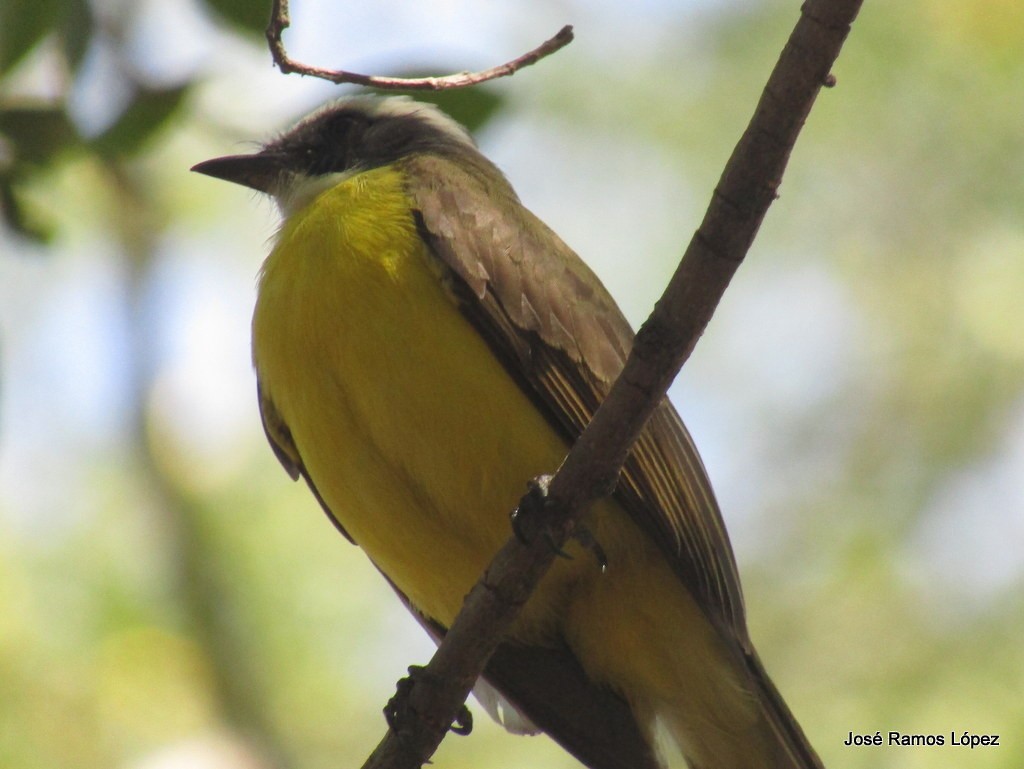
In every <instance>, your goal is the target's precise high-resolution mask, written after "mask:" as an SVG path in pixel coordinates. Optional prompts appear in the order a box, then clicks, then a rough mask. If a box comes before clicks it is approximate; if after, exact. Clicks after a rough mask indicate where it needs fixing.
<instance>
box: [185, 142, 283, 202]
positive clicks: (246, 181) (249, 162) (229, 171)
mask: <svg viewBox="0 0 1024 769" xmlns="http://www.w3.org/2000/svg"><path fill="white" fill-rule="evenodd" d="M191 170H193V171H196V172H198V173H201V174H206V175H207V176H212V177H214V178H215V179H223V180H224V181H226V182H234V183H235V184H241V185H242V186H244V187H249V188H251V189H254V190H257V191H258V192H265V193H267V194H268V195H272V194H274V192H275V191H276V190H277V189H278V187H280V184H281V182H282V177H284V176H285V175H286V174H287V169H286V168H285V164H284V162H283V158H282V157H281V156H280V155H278V154H276V153H273V152H258V153H256V154H255V155H228V156H226V157H222V158H213V160H204V161H203V162H202V163H196V164H195V165H194V166H192V169H191Z"/></svg>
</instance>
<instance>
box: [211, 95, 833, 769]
mask: <svg viewBox="0 0 1024 769" xmlns="http://www.w3.org/2000/svg"><path fill="white" fill-rule="evenodd" d="M192 170H194V171H197V172H199V173H202V174H205V175H207V176H211V177H215V178H218V179H221V180H225V181H229V182H233V183H237V184H240V185H243V186H245V187H248V188H250V189H252V190H256V191H258V192H260V193H265V194H267V195H269V196H271V197H272V198H273V199H274V200H275V201H276V203H277V206H278V208H279V210H280V213H281V225H280V229H279V230H278V232H277V234H276V236H275V238H274V241H273V245H272V248H271V250H270V253H269V255H268V256H267V257H266V259H265V261H264V262H263V264H262V267H261V269H260V273H259V279H258V292H257V300H256V305H255V309H254V313H253V321H252V354H253V365H254V368H255V371H256V378H257V396H258V400H259V407H260V413H261V417H262V422H263V426H264V429H265V432H266V435H267V438H268V440H269V442H270V445H271V447H272V449H273V451H274V453H275V454H276V456H277V458H278V460H280V462H281V464H282V465H283V466H284V468H285V470H287V472H288V474H289V475H290V476H291V477H292V479H294V480H298V479H300V478H301V479H304V480H305V482H306V483H307V485H308V486H309V488H310V489H311V491H312V493H313V495H314V496H315V497H316V499H317V500H318V501H319V503H320V505H321V507H322V508H323V510H324V511H325V512H326V513H327V515H328V517H329V518H330V520H331V521H332V522H333V524H334V525H335V526H336V528H337V529H338V530H339V531H340V532H341V533H342V534H343V535H344V536H345V537H346V538H347V539H349V540H350V541H351V542H353V543H354V544H356V545H357V546H358V547H359V548H361V549H362V550H363V552H364V553H365V554H366V555H367V556H368V557H369V559H370V561H371V562H372V563H373V565H374V566H375V567H376V568H377V569H378V570H379V571H380V572H381V573H382V574H383V576H384V577H385V578H386V580H387V581H388V582H389V583H390V585H391V586H392V587H393V588H394V591H395V592H396V593H397V594H398V596H399V598H400V599H401V600H402V602H403V603H404V604H405V605H406V607H407V608H408V609H409V610H410V611H411V612H412V613H413V615H414V616H415V617H416V618H417V619H418V620H419V622H420V623H421V624H422V625H423V626H424V627H425V628H426V629H427V631H428V632H429V633H430V634H431V636H432V637H433V638H434V639H435V640H439V639H440V638H442V637H443V636H444V634H445V632H446V630H447V628H448V627H449V626H450V625H451V623H452V622H453V621H454V619H455V616H456V614H457V613H458V611H459V609H460V607H461V604H462V600H463V597H464V596H465V595H466V594H467V593H468V591H469V590H470V588H471V587H472V586H473V584H475V582H476V581H477V579H478V578H479V577H480V575H481V573H482V572H483V570H484V568H485V566H486V565H487V563H488V562H489V560H490V559H491V557H492V556H493V555H494V554H495V553H496V552H497V551H498V549H499V548H500V547H501V546H502V544H503V543H504V542H505V540H506V539H507V538H508V536H509V533H510V531H509V520H508V512H509V511H510V510H512V509H513V508H514V507H515V506H516V503H517V501H518V499H519V498H520V496H521V492H522V490H523V488H524V484H525V483H526V482H527V480H528V479H530V478H533V477H535V476H539V475H542V474H544V473H546V472H550V471H552V470H553V469H554V468H557V466H558V465H559V464H560V462H561V460H562V459H563V458H564V456H565V454H566V453H567V451H568V449H569V448H570V447H571V445H572V443H573V442H574V440H575V439H576V438H577V437H578V436H579V435H580V433H581V432H582V430H583V429H584V427H585V426H586V424H587V422H588V421H589V419H590V418H591V416H592V415H593V414H594V411H595V410H596V409H597V407H598V406H599V405H600V403H601V401H602V400H603V398H604V397H605V395H606V394H607V392H608V390H609V388H610V386H611V384H612V382H613V381H614V379H615V377H616V376H617V375H618V373H619V372H620V370H621V369H622V367H623V365H624V361H625V359H626V357H627V355H628V354H629V351H630V349H631V347H632V343H633V338H634V332H633V330H632V328H631V327H630V325H629V323H628V321H627V320H626V319H625V317H624V315H623V314H622V312H621V311H620V309H619V308H618V306H617V305H616V303H615V301H614V299H613V298H612V297H611V295H610V294H609V292H608V290H607V289H606V288H605V287H604V286H603V285H602V283H601V281H600V280H599V279H598V278H597V277H596V275H595V274H594V273H593V272H592V271H591V269H590V268H589V267H588V266H587V265H586V264H585V263H584V262H583V261H582V260H581V259H580V257H579V256H577V255H576V253H575V252H574V251H573V250H572V249H571V248H570V247H569V246H568V245H566V244H565V243H564V242H563V241H562V240H561V239H560V238H559V237H558V235H556V234H555V233H554V232H553V231H552V230H551V229H550V228H549V227H548V226H547V225H546V224H544V223H543V222H542V221H541V220H540V219H539V218H538V217H536V216H535V215H534V214H533V213H531V212H530V210H528V209H527V208H526V206H524V205H523V203H522V202H521V201H520V199H519V197H518V196H517V194H516V192H515V191H514V190H513V188H512V186H511V184H510V183H509V181H508V180H507V179H506V177H505V176H504V174H503V173H502V172H501V170H499V168H498V167H497V166H496V165H495V164H494V163H492V162H491V161H490V160H489V159H487V158H486V157H485V156H484V154H483V153H482V152H481V151H480V150H479V148H478V146H477V144H476V142H475V141H474V139H473V138H472V136H471V134H470V133H469V131H467V129H465V128H464V127H463V126H462V125H461V124H459V123H458V122H457V121H455V120H454V119H452V118H451V117H449V116H448V115H446V114H445V113H444V112H443V111H441V110H440V109H439V108H437V107H436V106H433V105H431V104H427V103H422V102H418V101H415V100H412V99H410V98H408V97H402V96H391V97H381V96H367V95H364V96H354V97H347V98H341V99H337V100H333V101H331V102H329V103H327V104H325V105H323V106H322V107H320V108H319V109H317V110H315V111H314V112H312V113H311V114H310V115H308V116H306V117H305V118H303V119H301V120H300V121H298V122H297V123H296V124H294V125H293V126H292V127H291V128H289V129H287V130H286V131H284V132H283V133H281V134H279V135H278V136H276V137H275V138H273V139H271V140H270V141H268V142H266V143H265V144H263V145H261V147H260V149H259V150H258V151H255V152H251V153H247V154H241V155H229V156H225V157H219V158H214V159H212V160H207V161H205V162H202V163H199V164H197V165H195V166H194V167H193V169H192ZM580 526H581V528H580V531H581V532H585V533H586V537H583V536H580V537H579V538H577V539H575V540H572V541H571V542H570V544H569V545H567V548H566V555H567V556H568V557H567V558H558V559H556V563H555V565H554V566H553V567H552V569H551V570H550V571H549V573H548V574H547V575H546V576H545V577H544V578H543V580H542V581H541V583H540V585H539V586H538V588H537V590H536V591H535V593H534V594H533V595H532V596H531V598H530V599H529V601H527V603H526V604H525V606H524V607H523V609H522V612H521V614H520V615H519V617H518V619H517V620H516V622H515V623H514V625H513V626H512V628H511V629H510V630H509V632H508V633H507V635H506V636H505V637H504V638H503V640H502V642H501V643H500V645H499V647H498V649H497V651H496V652H495V653H494V655H493V656H492V658H491V659H490V661H489V662H488V664H487V667H486V668H485V670H484V673H483V676H482V678H481V680H480V681H479V682H478V684H477V687H476V688H475V690H474V692H475V694H476V695H477V697H478V699H479V700H480V701H481V703H482V704H483V705H484V707H485V708H486V709H487V711H488V712H489V713H490V715H491V716H493V717H494V718H495V719H496V720H498V721H499V722H500V723H502V724H503V725H504V726H505V727H506V728H507V729H509V730H510V731H513V732H518V733H535V732H544V733H547V734H548V735H549V736H550V737H552V738H553V739H554V740H555V741H556V742H557V743H559V744H560V745H562V747H563V748H565V749H566V750H567V751H568V752H569V753H571V754H572V755H573V756H575V757H576V759H578V760H579V761H580V762H581V763H582V764H584V765H585V766H587V767H590V769H627V768H628V769H661V767H664V766H666V765H668V763H671V762H677V761H679V760H680V757H681V759H682V760H683V761H684V762H685V764H686V765H687V766H689V767H690V769H811V768H813V767H821V766H822V765H821V762H820V759H819V758H818V756H817V754H816V753H815V751H814V749H813V748H812V747H811V745H810V743H809V742H808V740H807V738H806V736H805V735H804V733H803V731H802V730H801V728H800V726H799V724H798V723H797V721H796V719H795V718H794V716H793V715H792V713H791V712H790V710H789V708H788V707H787V705H786V704H785V702H784V700H783V699H782V697H781V695H780V694H779V692H778V690H777V689H776V687H775V685H774V684H773V683H772V681H771V679H770V678H769V676H768V674H767V672H766V671H765V669H764V666H763V665H762V663H761V660H760V658H759V656H758V654H757V651H756V650H755V647H754V645H753V643H752V641H751V639H750V634H749V631H748V628H747V622H746V614H745V607H744V599H743V594H742V590H741V586H740V578H739V574H738V570H737V566H736V561H735V557H734V554H733V550H732V546H731V544H730V541H729V538H728V534H727V533H726V529H725V525H724V522H723V518H722V514H721V512H720V509H719V505H718V502H717V501H716V498H715V494H714V492H713V490H712V487H711V482H710V480H709V478H708V474H707V472H706V470H705V468H704V465H703V462H702V460H701V459H700V455H699V454H698V452H697V449H696V447H695V445H694V442H693V440H692V438H691V436H690V434H689V432H688V431H687V429H686V427H685V426H684V425H683V422H682V420H681V419H680V417H679V415H678V414H677V412H676V410H675V408H674V407H673V405H672V404H671V403H670V402H669V401H668V399H663V400H662V401H661V402H660V404H659V405H658V407H657V408H656V409H655V411H654V414H653V416H652V417H651V419H650V421H649V423H648V424H647V426H646V427H645V429H644V430H643V432H642V433H641V435H640V437H639V439H638V440H637V442H636V444H635V446H634V447H633V449H632V451H631V453H630V455H629V458H628V459H627V461H626V463H625V465H624V467H623V470H622V474H621V478H620V480H619V483H618V485H617V487H616V489H615V490H614V492H613V494H612V495H611V496H610V497H608V498H606V499H603V500H600V501H598V502H597V503H596V504H595V505H593V507H592V508H591V509H590V510H589V511H588V512H587V513H586V514H585V515H584V516H583V517H582V519H581V522H580ZM587 540H589V543H590V546H589V547H588V545H587ZM595 552H597V553H599V555H600V557H592V556H593V555H594V553H595Z"/></svg>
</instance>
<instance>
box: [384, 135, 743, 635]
mask: <svg viewBox="0 0 1024 769" xmlns="http://www.w3.org/2000/svg"><path fill="white" fill-rule="evenodd" d="M403 162H404V164H405V171H406V175H407V178H408V180H409V194H410V196H411V198H412V201H413V205H414V208H415V211H416V216H417V224H418V226H419V228H420V233H421V236H422V237H423V238H424V240H425V241H426V242H427V243H428V245H429V246H430V248H431V250H432V252H433V254H434V256H435V257H436V258H437V259H438V261H439V264H440V269H441V270H442V274H443V276H444V277H445V279H446V280H447V281H448V286H449V289H450V291H451V293H452V295H453V297H454V298H455V300H456V301H457V302H458V304H459V307H460V309H461V311H462V312H463V314H464V315H465V316H466V317H467V318H468V319H469V320H470V322H472V323H473V324H474V326H475V327H476V329H477V330H478V331H479V333H480V334H481V335H482V336H483V337H484V338H485V339H486V340H487V341H488V343H489V345H490V346H491V348H492V350H494V352H495V354H496V355H497V356H498V358H499V359H500V360H501V361H502V363H503V365H504V366H505V368H506V369H507V370H508V371H509V372H510V374H511V375H512V376H513V377H514V378H515V379H516V380H517V381H518V382H519V384H520V386H521V387H522V388H523V390H524V391H525V392H526V393H527V394H528V395H529V396H530V398H531V399H532V400H533V402H534V403H535V404H536V405H537V406H538V408H540V409H541V410H542V412H543V413H544V414H545V416H546V417H547V418H548V421H549V422H550V423H551V424H552V425H553V426H554V427H555V428H556V429H557V430H559V431H560V432H561V433H562V435H563V436H564V437H565V438H566V439H567V440H568V441H570V442H572V441H574V440H575V439H576V438H577V437H578V436H579V434H580V433H581V432H582V430H583V429H584V427H585V426H586V425H587V423H588V422H589V421H590V418H591V417H592V416H593V414H594V412H595V410H596V409H597V407H598V405H599V404H600V403H601V401H602V399H603V398H604V397H605V395H606V394H607V392H608V390H609V388H610V386H611V383H612V382H613V381H614V379H615V377H616V376H617V375H618V373H619V371H621V369H622V367H623V365H624V363H625V360H626V357H627V355H628V353H629V350H630V349H631V347H632V343H633V331H632V329H631V328H630V326H629V323H628V322H627V321H626V319H625V317H624V316H623V315H622V313H621V311H620V310H619V308H618V307H617V306H616V304H615V302H614V300H613V299H612V298H611V296H610V295H609V294H608V292H607V291H606V290H605V289H604V287H603V286H602V285H601V283H600V281H599V280H598V279H597V277H596V276H594V274H593V273H592V272H591V271H590V269H589V268H588V267H587V266H586V265H585V264H584V263H583V262H582V260H580V258H579V257H578V256H577V255H576V254H575V253H574V252H573V251H572V250H571V249H570V248H569V247H568V246H567V245H565V243H563V242H562V241H561V240H560V239H559V237H558V236H557V235H556V234H555V233H554V232H552V231H551V230H550V229H549V228H548V227H547V226H546V225H544V224H543V222H541V221H540V220H539V219H537V218H536V217H534V216H533V214H531V213H530V212H529V211H528V210H526V209H525V208H524V207H523V206H522V205H521V204H520V203H519V201H518V199H517V198H516V196H515V192H514V191H513V190H512V189H511V187H510V186H508V184H507V183H504V184H500V185H496V183H495V172H496V169H493V167H491V168H483V167H482V166H481V167H479V168H477V167H475V166H474V163H476V164H478V165H479V164H483V163H488V162H489V161H486V160H485V159H483V158H479V159H474V160H472V161H471V162H467V161H466V158H460V159H459V163H458V164H456V163H454V162H452V161H451V160H449V159H447V158H444V157H442V156H437V155H420V156H414V157H410V158H407V159H406V160H404V161H403ZM502 198H504V199H502ZM615 495H616V497H617V499H618V500H619V502H620V503H621V504H622V506H623V507H624V508H625V509H626V510H627V511H628V512H629V514H630V515H631V516H632V517H633V518H634V520H635V521H636V522H637V524H638V525H640V526H641V527H642V528H643V529H645V530H646V531H647V532H648V534H649V535H650V536H652V537H653V538H654V540H655V541H656V542H657V543H658V544H659V546H660V548H661V549H662V551H663V553H664V554H665V556H666V558H667V559H668V560H669V562H670V563H671V565H672V566H673V569H674V570H675V572H676V574H677V575H678V576H679V578H680V579H681V581H682V582H683V584H684V585H685V586H686V587H687V589H688V590H689V591H690V592H691V594H692V595H693V597H694V599H695V600H696V601H697V603H698V604H699V605H700V606H701V607H702V609H703V611H704V612H705V613H706V615H707V616H708V617H709V619H711V620H712V621H713V622H714V623H715V624H716V625H717V626H718V627H719V628H720V629H722V630H723V631H725V632H727V633H729V634H730V635H732V636H733V637H734V638H735V639H736V640H738V641H740V643H741V646H742V647H743V648H744V649H747V648H749V639H748V636H747V630H746V622H745V619H744V609H743V595H742V592H741V589H740V581H739V575H738V573H737V569H736V563H735V559H734V557H733V553H732V548H731V546H730V544H729V539H728V537H727V535H726V532H725V526H724V524H723V522H722V516H721V513H720V511H719V508H718V503H717V501H716V500H715V496H714V492H713V491H712V489H711V483H710V481H709V480H708V476H707V472H706V471H705V469H704V465H703V463H702V462H701V459H700V456H699V454H698V453H697V449H696V447H695V446H694V444H693V440H692V439H691V438H690V435H689V433H688V432H687V430H686V428H685V426H684V425H683V423H682V421H681V420H680V418H679V416H678V414H677V413H676V411H675V409H674V408H673V406H672V405H671V404H670V403H669V402H668V400H664V401H662V403H661V404H659V406H658V408H657V410H656V411H655V413H654V415H653V416H652V418H651V420H650V422H649V423H648V425H647V427H646V428H645V429H644V431H643V433H642V434H641V436H640V438H639V439H638V441H637V443H636V446H635V447H634V449H633V451H632V453H631V454H630V457H629V459H628V460H627V461H626V464H625V467H624V469H623V474H622V478H621V480H620V483H619V487H618V489H617V490H616V492H615Z"/></svg>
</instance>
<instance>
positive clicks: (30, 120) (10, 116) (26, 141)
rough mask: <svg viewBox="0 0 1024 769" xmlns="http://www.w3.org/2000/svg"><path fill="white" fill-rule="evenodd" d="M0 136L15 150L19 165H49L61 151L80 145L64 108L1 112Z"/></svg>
mask: <svg viewBox="0 0 1024 769" xmlns="http://www.w3.org/2000/svg"><path fill="white" fill-rule="evenodd" d="M0 135H2V136H3V137H4V139H5V141H6V142H7V143H8V144H9V145H10V146H11V147H12V151H11V155H12V157H13V158H14V163H15V164H16V165H22V164H26V163H29V164H33V165H46V164H49V163H51V162H52V161H53V158H54V155H56V154H57V152H59V151H60V150H62V149H67V148H68V147H72V146H75V145H77V144H78V143H79V137H78V131H77V129H76V128H75V125H74V124H73V123H72V122H71V120H70V119H69V118H68V116H67V113H66V112H65V111H64V108H63V106H60V105H54V106H42V107H8V108H6V109H0Z"/></svg>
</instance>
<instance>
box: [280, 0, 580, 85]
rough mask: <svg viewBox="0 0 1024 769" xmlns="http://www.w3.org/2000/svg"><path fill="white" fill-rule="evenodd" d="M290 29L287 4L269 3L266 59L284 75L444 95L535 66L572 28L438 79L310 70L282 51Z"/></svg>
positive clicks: (285, 1) (569, 35) (570, 36)
mask: <svg viewBox="0 0 1024 769" xmlns="http://www.w3.org/2000/svg"><path fill="white" fill-rule="evenodd" d="M290 25H291V19H290V18H289V16H288V0H271V12H270V23H269V24H268V25H267V32H266V35H267V43H268V45H269V46H270V55H271V56H272V57H273V59H274V63H275V64H276V65H277V67H278V69H280V70H281V72H283V73H284V74H286V75H287V74H289V73H291V72H295V73H297V74H299V75H309V76H311V77H317V78H320V79H321V80H329V81H330V82H332V83H354V84H356V85H364V86H368V87H371V88H380V89H382V90H402V91H444V90H447V89H451V88H465V87H466V86H470V85H477V84H479V83H485V82H487V81H488V80H495V79H497V78H499V77H508V76H509V75H514V74H515V73H516V72H518V71H519V70H521V69H522V68H523V67H529V66H530V65H531V64H536V63H537V62H538V61H540V60H541V59H543V58H544V57H545V56H550V55H551V54H553V53H554V52H555V51H558V50H560V49H562V48H564V47H565V46H567V45H569V43H571V42H572V40H573V32H572V26H571V25H568V24H567V25H566V26H564V27H562V28H561V29H560V30H559V31H558V33H557V34H556V35H555V36H554V37H552V38H550V39H549V40H545V41H544V42H543V43H541V44H540V45H539V46H537V47H536V48H534V49H533V50H532V51H527V52H526V53H524V54H523V55H522V56H519V57H518V58H515V59H513V60H512V61H508V62H505V63H504V64H499V65H498V66H497V67H491V68H490V69H485V70H483V71H481V72H457V73H455V74H452V75H443V76H440V77H416V78H405V77H385V76H383V75H361V74H359V73H358V72H347V71H345V70H340V69H324V68H323V67H314V66H312V65H310V64H303V63H301V62H298V61H295V60H294V59H292V58H291V57H290V56H289V55H288V52H287V51H286V50H285V47H284V41H283V40H282V39H281V36H282V35H283V34H284V31H285V30H286V29H287V28H288V27H289V26H290Z"/></svg>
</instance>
